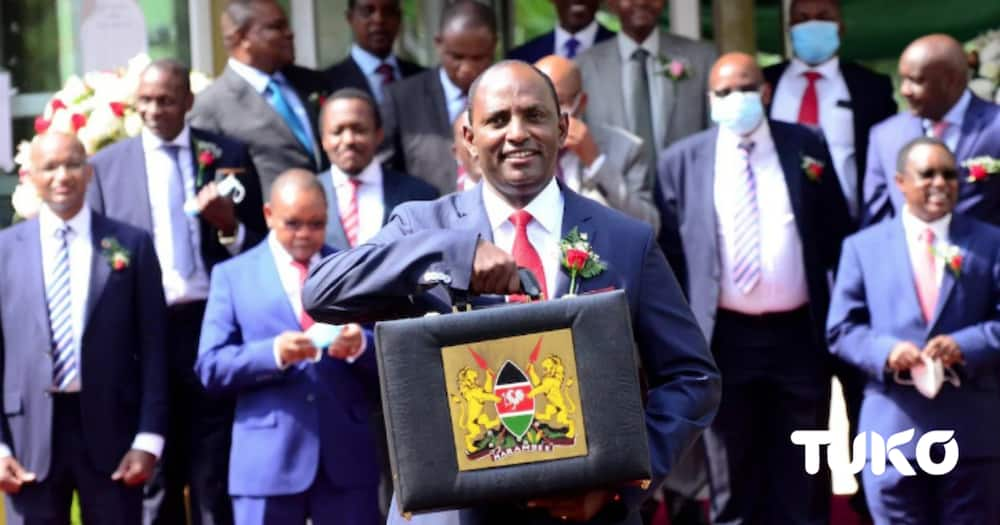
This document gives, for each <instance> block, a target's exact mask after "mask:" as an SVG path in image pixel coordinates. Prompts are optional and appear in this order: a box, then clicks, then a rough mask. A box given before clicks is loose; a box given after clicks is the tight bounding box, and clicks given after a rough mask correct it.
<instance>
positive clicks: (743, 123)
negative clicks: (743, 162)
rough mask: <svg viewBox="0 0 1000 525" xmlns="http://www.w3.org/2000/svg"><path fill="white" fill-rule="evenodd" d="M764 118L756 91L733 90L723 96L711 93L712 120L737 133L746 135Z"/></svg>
mask: <svg viewBox="0 0 1000 525" xmlns="http://www.w3.org/2000/svg"><path fill="white" fill-rule="evenodd" d="M763 119H764V104H763V103H762V102H761V100H760V93H759V92H757V91H733V92H731V93H729V94H728V95H726V96H724V97H718V96H715V95H712V121H713V122H715V123H716V124H718V125H720V126H723V127H725V128H728V129H729V130H731V131H732V132H733V133H736V134H737V135H747V134H749V133H750V132H751V131H753V130H755V129H757V126H759V125H760V123H761V121H762V120H763Z"/></svg>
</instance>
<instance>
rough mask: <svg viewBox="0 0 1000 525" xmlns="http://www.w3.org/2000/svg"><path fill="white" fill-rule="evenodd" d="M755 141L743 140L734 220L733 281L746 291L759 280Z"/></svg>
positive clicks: (758, 214) (758, 218)
mask: <svg viewBox="0 0 1000 525" xmlns="http://www.w3.org/2000/svg"><path fill="white" fill-rule="evenodd" d="M753 146H754V144H753V142H741V143H740V164H741V175H740V187H741V189H742V190H743V191H742V193H743V195H742V196H741V198H740V200H739V204H738V205H737V206H736V215H735V220H734V221H733V228H734V232H733V255H732V260H733V261H734V263H733V273H732V275H733V283H734V284H735V285H736V288H738V289H739V290H740V291H741V292H743V293H744V294H748V293H750V292H751V291H752V290H753V288H754V286H756V285H757V282H758V281H760V210H759V209H758V208H757V181H756V179H755V178H754V174H753V168H751V166H750V153H751V152H752V151H753Z"/></svg>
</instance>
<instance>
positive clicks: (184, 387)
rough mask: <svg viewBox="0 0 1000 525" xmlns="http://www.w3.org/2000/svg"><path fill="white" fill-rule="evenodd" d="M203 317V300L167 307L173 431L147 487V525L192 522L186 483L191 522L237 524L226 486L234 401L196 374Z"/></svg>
mask: <svg viewBox="0 0 1000 525" xmlns="http://www.w3.org/2000/svg"><path fill="white" fill-rule="evenodd" d="M204 315H205V303H204V302H195V303H189V304H184V305H175V306H171V307H169V308H168V310H167V352H168V353H169V356H168V358H169V366H170V379H169V392H170V411H169V421H168V427H167V433H168V435H167V443H166V449H165V450H164V452H163V461H161V462H160V464H159V468H158V469H157V472H156V473H155V475H154V477H153V479H152V480H150V482H149V483H148V484H147V485H146V497H145V502H144V507H145V511H144V516H143V523H144V525H183V524H184V523H187V518H186V517H185V514H186V510H185V504H184V487H185V485H188V486H189V496H190V506H191V514H190V518H191V524H192V525H230V524H232V523H233V516H232V504H231V502H230V500H229V488H228V486H227V480H228V476H229V445H230V440H231V436H232V425H233V402H232V400H231V399H220V398H213V397H210V396H209V395H208V394H207V393H206V392H205V389H204V388H203V387H202V386H201V382H200V381H199V380H198V378H197V376H196V375H195V373H194V362H195V359H196V358H197V356H198V338H199V336H200V335H201V321H202V317H204Z"/></svg>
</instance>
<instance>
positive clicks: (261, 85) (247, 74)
mask: <svg viewBox="0 0 1000 525" xmlns="http://www.w3.org/2000/svg"><path fill="white" fill-rule="evenodd" d="M226 65H228V66H229V67H230V68H231V69H232V70H233V71H235V72H236V74H237V75H239V76H240V78H242V79H243V80H246V81H247V82H248V83H249V84H250V87H252V88H253V89H254V91H256V92H257V93H260V96H262V97H264V99H265V102H266V100H267V95H265V94H264V91H266V90H267V85H268V84H269V83H270V82H271V79H272V78H274V79H276V80H279V81H280V84H279V85H280V86H281V94H282V95H283V96H284V97H285V101H286V102H288V105H289V106H290V107H291V108H292V113H295V116H296V117H297V118H298V119H299V124H301V125H302V127H303V129H305V130H306V134H307V135H309V140H311V141H312V143H313V152H312V154H313V157H316V158H318V154H319V152H318V150H317V149H316V148H318V147H319V144H318V142H317V141H316V136H315V135H313V128H312V120H310V118H309V113H307V112H306V107H305V106H304V105H303V104H302V100H301V99H300V98H299V94H298V93H297V92H296V91H295V88H293V87H292V85H291V84H290V83H289V82H288V79H286V78H285V75H283V74H281V72H280V71H278V72H275V73H274V74H273V75H270V76H268V74H267V73H265V72H263V71H261V70H259V69H257V68H254V67H252V66H249V65H247V64H244V63H243V62H240V61H239V60H236V59H235V58H230V59H229V61H228V62H226ZM268 105H270V103H269V102H268ZM296 142H298V141H296Z"/></svg>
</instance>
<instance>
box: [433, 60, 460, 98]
mask: <svg viewBox="0 0 1000 525" xmlns="http://www.w3.org/2000/svg"><path fill="white" fill-rule="evenodd" d="M438 78H439V79H440V80H441V87H442V88H444V98H445V100H447V101H448V102H451V101H453V100H458V99H460V98H462V97H463V96H464V95H463V94H462V90H461V89H460V88H459V87H458V86H456V85H455V84H454V83H453V82H452V81H451V79H450V78H448V74H447V73H445V72H444V68H443V67H439V68H438Z"/></svg>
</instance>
